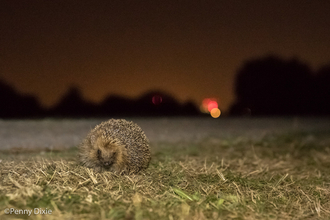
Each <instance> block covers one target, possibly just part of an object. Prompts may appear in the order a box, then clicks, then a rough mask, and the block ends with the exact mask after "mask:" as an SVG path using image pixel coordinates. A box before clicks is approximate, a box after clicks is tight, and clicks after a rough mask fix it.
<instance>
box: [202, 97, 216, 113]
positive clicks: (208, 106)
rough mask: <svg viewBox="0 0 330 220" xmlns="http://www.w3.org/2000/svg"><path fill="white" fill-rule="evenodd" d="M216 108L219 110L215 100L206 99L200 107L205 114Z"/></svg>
mask: <svg viewBox="0 0 330 220" xmlns="http://www.w3.org/2000/svg"><path fill="white" fill-rule="evenodd" d="M214 108H218V102H217V100H216V99H215V98H206V99H204V100H203V102H202V106H201V107H200V109H201V111H202V112H204V113H208V112H211V111H212V109H214Z"/></svg>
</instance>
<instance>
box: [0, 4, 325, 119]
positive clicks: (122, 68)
mask: <svg viewBox="0 0 330 220" xmlns="http://www.w3.org/2000/svg"><path fill="white" fill-rule="evenodd" d="M329 10H330V2H329V1H297V0H292V1H284V0H277V1H267V2H265V1H262V0H252V1H246V2H242V1H236V0H233V1H219V0H217V1H215V0H214V1H212V0H210V1H209V0H206V1H159V0H152V1H151V0H150V1H148V0H142V1H127V0H112V1H107V0H93V1H87V0H79V1H78V0H71V1H64V0H55V1H41V0H29V1H21V0H2V1H1V2H0V103H1V104H0V118H45V117H79V118H84V117H116V116H118V117H119V116H144V117H145V116H206V117H213V118H218V117H219V116H220V117H223V116H231V115H235V116H291V115H294V116H300V115H301V116H319V115H323V116H324V115H329V114H330V104H329V103H330V102H329V100H330V89H329V88H330V87H329V84H330V50H329V48H330V37H329V36H330V28H329V27H330V16H329Z"/></svg>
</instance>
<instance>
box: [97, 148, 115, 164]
mask: <svg viewBox="0 0 330 220" xmlns="http://www.w3.org/2000/svg"><path fill="white" fill-rule="evenodd" d="M113 148H115V147H113V146H111V147H110V148H109V147H108V146H105V147H100V148H98V149H97V150H96V154H97V159H98V162H99V165H100V166H102V167H104V168H106V169H109V168H110V167H111V166H112V165H113V164H114V163H116V161H117V157H118V155H117V151H116V150H115V149H113Z"/></svg>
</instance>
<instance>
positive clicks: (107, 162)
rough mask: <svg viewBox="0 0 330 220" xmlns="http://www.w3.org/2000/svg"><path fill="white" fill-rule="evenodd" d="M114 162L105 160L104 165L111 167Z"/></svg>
mask: <svg viewBox="0 0 330 220" xmlns="http://www.w3.org/2000/svg"><path fill="white" fill-rule="evenodd" d="M112 164H113V161H103V166H105V167H109V166H111V165H112Z"/></svg>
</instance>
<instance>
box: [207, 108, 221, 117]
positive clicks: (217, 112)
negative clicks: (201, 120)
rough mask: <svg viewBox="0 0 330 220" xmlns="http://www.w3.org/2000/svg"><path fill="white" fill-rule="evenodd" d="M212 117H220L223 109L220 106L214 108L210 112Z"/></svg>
mask: <svg viewBox="0 0 330 220" xmlns="http://www.w3.org/2000/svg"><path fill="white" fill-rule="evenodd" d="M210 114H211V116H212V118H219V116H220V115H221V111H220V109H218V108H213V109H212V110H211V112H210Z"/></svg>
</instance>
